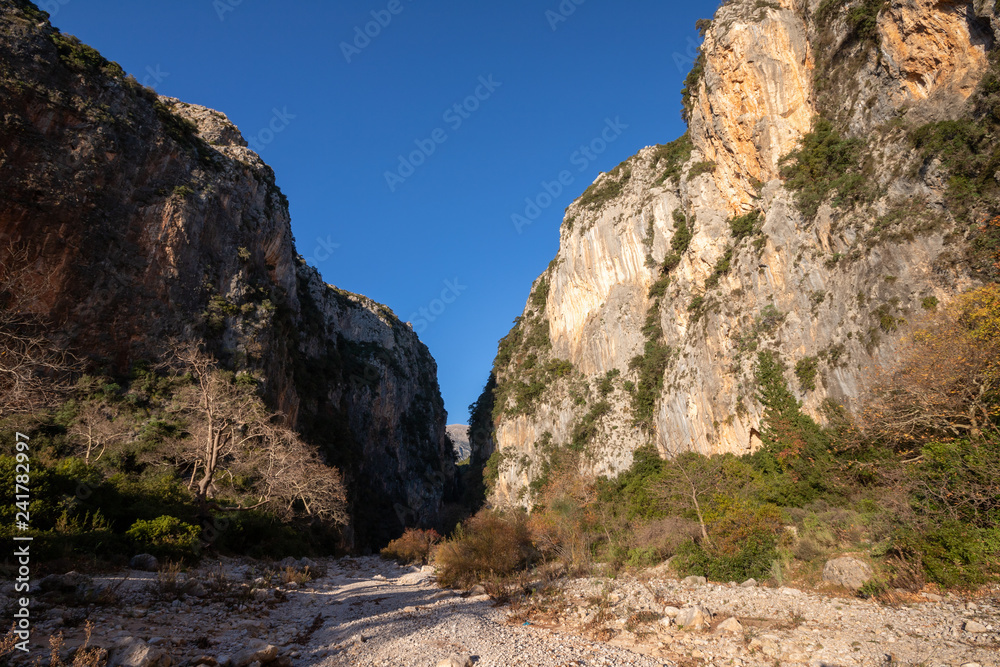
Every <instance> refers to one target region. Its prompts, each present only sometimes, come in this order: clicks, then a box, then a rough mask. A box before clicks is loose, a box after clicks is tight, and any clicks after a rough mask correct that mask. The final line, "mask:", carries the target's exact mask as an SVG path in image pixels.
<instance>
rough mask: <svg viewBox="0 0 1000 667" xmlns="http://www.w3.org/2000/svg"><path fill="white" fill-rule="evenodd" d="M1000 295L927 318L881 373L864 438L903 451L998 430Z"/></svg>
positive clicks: (966, 301) (982, 296)
mask: <svg viewBox="0 0 1000 667" xmlns="http://www.w3.org/2000/svg"><path fill="white" fill-rule="evenodd" d="M998 321H1000V288H997V286H990V287H986V288H982V289H980V290H976V291H974V292H972V293H970V294H968V295H965V296H964V297H962V298H960V299H959V301H958V303H957V304H956V305H954V306H952V307H950V308H947V309H944V310H943V311H941V312H939V313H938V314H936V315H935V316H933V317H931V318H929V320H928V321H927V322H926V323H925V325H924V326H922V327H921V328H919V329H918V330H917V331H916V332H915V333H914V334H913V335H912V336H911V337H910V339H909V340H908V341H907V342H906V343H905V344H904V346H903V348H902V349H901V351H900V354H899V356H898V359H895V360H894V361H893V363H892V364H891V365H887V366H885V367H882V368H879V369H877V370H876V371H875V373H874V377H873V380H872V381H871V382H870V383H869V390H868V392H867V393H868V396H867V400H866V401H865V403H866V408H865V410H864V412H863V413H862V415H861V423H862V428H863V430H864V432H865V433H866V434H867V435H869V436H871V437H876V438H879V439H881V440H883V441H885V442H888V443H890V444H892V445H893V446H894V447H896V448H897V449H901V450H905V449H909V448H912V447H914V446H919V445H921V444H923V443H926V442H929V441H932V440H935V439H940V438H967V437H973V438H975V437H978V436H980V435H982V434H983V432H985V431H992V432H993V433H994V434H997V433H998V432H1000V428H998V416H1000V415H998V404H997V395H998V393H1000V335H998V333H997V331H996V330H997V327H998V325H997V322H998Z"/></svg>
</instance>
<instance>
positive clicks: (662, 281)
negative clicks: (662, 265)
mask: <svg viewBox="0 0 1000 667" xmlns="http://www.w3.org/2000/svg"><path fill="white" fill-rule="evenodd" d="M678 262H679V260H678ZM669 286H670V276H669V275H665V276H660V278H659V279H657V281H656V282H655V283H653V284H652V285H651V286H650V288H649V294H648V295H647V296H648V297H649V298H650V299H659V298H660V297H662V296H663V295H664V294H666V293H667V287H669Z"/></svg>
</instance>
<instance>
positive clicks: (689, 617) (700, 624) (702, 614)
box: [674, 605, 712, 630]
mask: <svg viewBox="0 0 1000 667" xmlns="http://www.w3.org/2000/svg"><path fill="white" fill-rule="evenodd" d="M674 620H675V621H676V622H677V625H678V627H681V628H685V629H687V630H699V629H701V628H704V627H705V626H707V625H708V624H709V623H711V622H712V612H710V611H709V610H708V609H705V608H704V607H702V606H699V605H696V606H694V607H685V608H684V609H681V613H679V614H677V618H676V619H674Z"/></svg>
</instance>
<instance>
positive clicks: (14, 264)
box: [0, 246, 76, 417]
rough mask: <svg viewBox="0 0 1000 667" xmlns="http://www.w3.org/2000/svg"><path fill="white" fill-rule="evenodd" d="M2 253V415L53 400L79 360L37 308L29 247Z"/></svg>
mask: <svg viewBox="0 0 1000 667" xmlns="http://www.w3.org/2000/svg"><path fill="white" fill-rule="evenodd" d="M0 256H2V259H0V417H4V416H7V415H10V414H15V413H25V412H33V411H35V410H38V409H41V408H44V407H48V406H50V405H52V404H53V403H54V402H55V401H56V400H57V399H59V398H60V397H62V396H64V395H65V393H66V391H67V390H68V389H69V383H68V377H69V373H70V371H72V370H73V369H74V367H75V366H76V360H75V359H74V358H73V357H72V356H71V355H70V354H68V353H67V352H66V351H65V350H64V349H63V348H62V347H60V346H59V345H58V344H57V343H56V342H55V341H54V340H53V339H52V335H51V327H50V326H49V324H48V322H46V321H45V320H44V318H42V317H41V316H40V315H38V314H37V312H35V307H36V305H37V303H38V297H39V292H40V288H38V287H37V286H32V283H31V280H30V279H29V266H30V262H29V256H28V253H27V251H26V250H25V249H23V248H17V247H13V246H9V247H8V248H6V249H5V250H4V252H3V253H2V255H0Z"/></svg>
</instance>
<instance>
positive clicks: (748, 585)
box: [740, 577, 757, 588]
mask: <svg viewBox="0 0 1000 667" xmlns="http://www.w3.org/2000/svg"><path fill="white" fill-rule="evenodd" d="M740 588H757V580H756V579H754V578H752V577H751V578H750V579H747V580H746V581H744V582H743V583H742V584H740Z"/></svg>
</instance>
